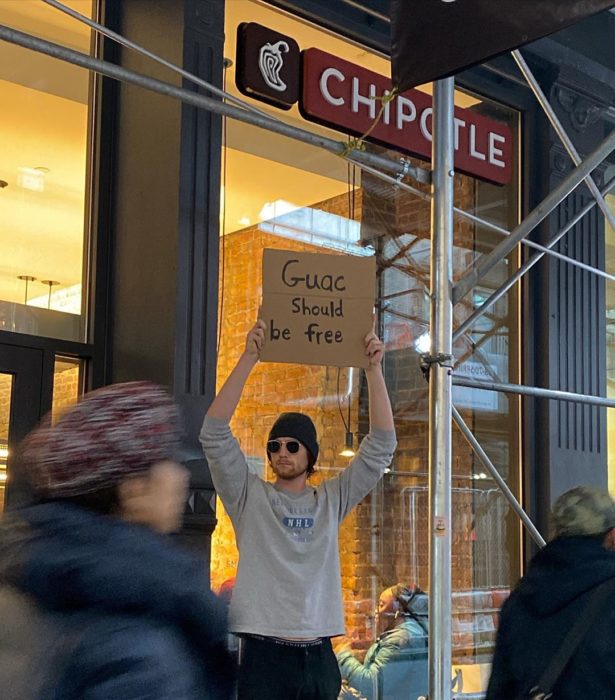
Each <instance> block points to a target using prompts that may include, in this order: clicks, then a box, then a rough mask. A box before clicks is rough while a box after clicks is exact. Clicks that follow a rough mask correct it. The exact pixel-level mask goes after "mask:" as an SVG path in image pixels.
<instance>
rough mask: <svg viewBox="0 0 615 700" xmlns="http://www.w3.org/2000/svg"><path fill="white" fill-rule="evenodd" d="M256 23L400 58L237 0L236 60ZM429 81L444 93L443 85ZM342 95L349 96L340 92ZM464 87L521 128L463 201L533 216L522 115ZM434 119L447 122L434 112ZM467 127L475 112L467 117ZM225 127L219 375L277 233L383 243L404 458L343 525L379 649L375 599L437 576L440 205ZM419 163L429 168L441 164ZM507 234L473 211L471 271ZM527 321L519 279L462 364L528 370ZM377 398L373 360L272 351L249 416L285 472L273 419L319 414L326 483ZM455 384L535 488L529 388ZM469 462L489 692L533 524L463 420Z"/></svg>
mask: <svg viewBox="0 0 615 700" xmlns="http://www.w3.org/2000/svg"><path fill="white" fill-rule="evenodd" d="M241 22H257V23H259V24H261V25H264V26H266V27H269V28H272V29H274V30H275V31H277V32H280V33H282V34H286V35H289V36H292V37H293V38H294V39H295V40H296V41H297V42H298V44H299V46H300V47H301V49H308V48H311V47H318V49H320V50H321V51H323V52H327V53H328V54H332V55H334V56H337V57H339V58H341V59H343V60H345V61H348V62H350V63H352V64H355V65H358V66H361V67H363V68H367V69H369V70H370V71H373V72H376V73H379V74H383V75H388V74H389V64H388V62H387V61H385V60H384V59H383V58H381V57H379V56H376V55H373V54H371V53H370V52H368V51H366V50H365V49H363V48H361V47H358V46H357V45H355V44H352V43H350V42H347V41H343V40H341V39H340V38H337V37H334V36H332V35H330V34H328V33H326V32H324V31H322V30H321V29H318V28H316V27H314V26H312V25H308V24H305V23H302V22H300V21H298V20H296V19H293V18H291V17H289V16H288V15H286V14H282V13H278V12H276V11H274V10H272V9H270V8H267V7H265V6H264V5H261V4H257V3H253V2H250V1H249V0H245V1H243V0H238V1H237V2H234V3H228V4H227V17H226V36H227V44H226V47H225V55H226V56H227V57H228V58H231V59H232V60H233V61H235V36H236V33H237V27H238V25H239V24H240V23H241ZM235 80H236V78H235V74H234V67H232V68H230V69H229V70H227V74H226V86H227V89H228V90H230V91H231V92H233V93H235V94H237V95H239V93H238V91H237V90H236V88H235ZM425 90H426V92H427V93H428V94H429V93H430V92H431V90H430V87H429V86H428V87H427V88H426V89H425ZM332 96H333V98H334V99H337V100H339V99H340V97H339V94H338V93H336V94H333V95H332ZM426 99H428V98H426ZM455 102H456V105H457V106H458V107H463V108H466V109H469V110H471V112H472V114H474V115H480V117H481V118H484V119H485V120H491V121H492V122H494V123H495V122H497V123H499V124H503V125H505V126H506V127H507V128H508V129H510V133H511V135H512V136H511V138H512V139H513V141H514V143H513V144H512V146H513V147H512V149H511V153H512V154H513V155H512V156H511V158H512V162H511V163H510V164H509V165H510V167H511V173H510V177H509V179H508V181H507V182H506V183H505V184H501V183H498V184H495V183H493V182H489V181H487V180H486V179H484V178H483V179H479V178H477V177H474V176H472V175H470V174H458V175H456V178H455V196H456V205H457V206H458V207H461V208H462V209H465V210H467V211H469V212H472V213H474V214H477V215H479V216H482V217H484V218H487V219H489V220H491V221H492V222H494V223H496V224H498V225H499V226H502V227H508V228H510V227H512V226H514V225H515V224H516V222H517V219H518V188H517V172H518V163H516V161H515V158H516V156H514V154H516V153H517V150H518V149H517V148H516V141H517V130H518V122H517V114H516V113H514V112H513V111H512V110H508V109H505V108H503V107H500V106H498V105H495V104H493V103H492V102H490V101H488V100H485V99H484V98H482V97H480V96H478V95H471V94H466V93H463V92H461V91H457V92H456V97H455ZM253 104H255V105H257V106H258V107H259V108H260V109H263V110H265V111H269V112H270V113H271V114H274V115H275V116H276V117H277V118H279V119H284V120H285V121H288V122H290V123H293V124H295V125H297V126H301V127H302V128H304V129H309V130H310V131H312V132H317V133H326V134H327V135H328V136H330V137H332V138H335V139H337V140H344V139H346V138H347V136H346V135H345V134H344V133H343V132H339V131H333V130H332V129H326V128H325V127H323V126H317V125H315V124H313V123H309V122H308V121H306V120H305V119H303V118H302V116H301V113H300V111H299V110H298V109H297V106H296V105H295V106H292V107H291V108H290V109H289V110H288V111H282V110H280V109H276V108H275V107H269V106H268V105H265V104H263V103H256V102H253ZM361 104H365V103H361ZM408 109H409V110H410V109H411V108H408ZM403 114H406V115H408V114H410V111H408V112H404V113H403ZM424 126H425V127H426V128H428V127H429V121H428V119H426V120H425V122H424ZM458 128H463V127H461V126H460V125H459V124H458ZM225 133H226V148H225V151H224V166H223V191H222V201H223V211H222V220H221V230H222V237H221V242H220V247H221V271H220V280H221V284H220V326H221V328H220V350H219V356H218V383H221V382H222V381H224V380H225V378H226V377H227V376H228V374H229V372H230V371H231V369H232V367H233V366H234V364H235V362H236V360H237V358H238V356H239V354H240V353H241V351H242V348H243V344H244V340H245V335H246V333H247V331H248V330H249V328H250V327H251V325H252V324H253V323H254V321H255V319H256V317H257V313H258V307H259V303H260V298H261V290H262V278H261V261H262V251H263V249H264V248H282V249H286V250H293V251H308V252H328V253H331V254H352V255H373V254H375V255H376V258H377V267H378V302H377V308H378V324H379V329H380V332H381V335H382V336H383V338H384V340H385V343H386V347H387V354H386V358H385V365H384V369H385V375H386V379H387V385H388V387H389V392H390V395H391V398H392V402H393V407H394V412H395V421H396V429H397V434H398V440H399V446H398V450H397V453H396V455H395V459H394V462H393V464H392V465H391V470H390V471H389V472H388V473H387V474H385V477H384V478H383V480H382V481H381V482H380V484H379V485H378V486H377V487H376V489H375V490H374V491H373V492H372V494H371V495H370V496H369V497H368V498H366V499H365V500H364V501H363V502H362V503H360V504H359V506H358V507H357V508H356V509H355V510H354V511H353V513H352V514H351V515H350V516H349V517H348V518H347V519H346V521H345V522H344V524H343V526H342V530H341V536H340V550H341V561H342V586H343V592H344V600H345V609H346V624H347V633H348V637H349V639H350V641H351V643H352V647H353V649H354V651H355V652H356V654H357V655H358V656H361V655H362V653H364V652H365V650H366V649H367V648H368V647H369V646H370V644H371V643H372V642H373V641H374V638H375V636H376V629H375V622H374V615H373V611H374V608H375V607H376V602H377V600H378V596H379V594H380V592H381V591H382V590H383V589H385V588H387V587H389V586H391V585H393V584H396V583H398V582H402V583H406V584H408V585H412V584H418V585H420V586H421V588H423V589H424V590H428V587H429V577H428V546H429V543H428V532H429V526H428V486H427V485H428V457H427V455H428V442H427V431H428V424H427V412H428V406H427V397H428V385H427V382H426V381H425V379H424V377H423V374H422V372H421V369H420V367H419V355H420V353H421V352H425V351H427V350H428V349H429V335H428V327H429V294H428V290H429V244H430V206H429V203H427V202H425V201H423V200H421V199H418V198H417V197H416V196H415V195H412V194H410V193H407V192H404V191H403V190H400V189H398V188H396V187H394V186H392V185H390V184H388V183H386V182H383V181H382V180H380V179H378V178H376V177H375V176H373V175H369V174H365V173H361V172H360V171H359V170H358V169H355V168H353V167H349V166H348V165H347V163H346V162H345V161H343V160H342V159H340V158H338V157H336V156H333V155H329V154H327V153H325V152H323V151H319V150H317V149H315V148H313V147H310V146H306V145H303V144H300V143H298V142H295V141H291V140H289V139H286V138H283V137H281V136H277V135H275V134H272V133H268V132H266V131H262V130H257V129H256V128H253V127H250V126H247V125H245V124H240V123H238V122H234V121H231V120H229V121H228V122H227V123H226V125H225ZM460 138H464V137H463V136H461V137H460ZM367 148H368V150H369V151H371V152H378V153H380V154H383V155H389V156H391V157H398V156H399V153H398V152H396V151H395V150H393V148H391V150H387V149H386V148H385V147H384V146H375V145H371V144H370V145H368V146H367ZM496 155H497V154H496ZM486 157H487V156H486ZM496 160H497V158H496ZM413 162H414V163H416V164H420V165H423V166H424V167H428V165H427V164H426V163H425V162H421V161H419V160H416V159H414V160H413ZM424 191H427V189H426V188H424ZM500 240H501V235H500V234H497V233H493V232H490V231H487V230H484V229H482V228H479V227H477V226H476V225H474V224H470V223H468V222H464V221H462V220H460V219H456V226H455V257H454V268H455V269H454V274H455V277H456V278H458V277H459V276H461V274H463V273H464V272H465V271H466V270H467V269H468V268H469V267H470V266H471V265H472V264H473V263H474V261H475V260H477V259H478V257H479V256H480V255H481V254H483V253H485V252H487V251H489V250H491V249H492V248H493V247H494V246H495V245H496V244H497V243H498V242H499V241H500ZM516 262H517V259H516V255H511V256H509V258H508V259H507V260H506V261H504V262H502V263H501V264H500V265H498V266H497V267H496V268H495V269H494V270H493V271H492V272H491V274H490V275H489V276H488V277H487V278H486V279H484V280H483V281H482V282H481V287H480V289H477V290H474V292H473V293H472V294H471V295H469V296H468V297H467V298H466V299H464V300H463V302H462V303H461V304H460V305H459V306H458V307H457V309H456V311H455V322H456V324H459V323H461V321H463V320H464V319H465V318H466V317H467V316H468V315H469V314H470V313H472V311H473V310H474V309H475V308H477V307H479V306H480V304H481V303H482V302H483V301H484V300H485V299H486V298H487V296H488V295H489V294H490V293H491V291H493V290H494V289H495V288H496V287H497V286H499V284H500V283H501V282H503V281H504V280H505V279H506V278H507V277H508V276H509V275H510V274H511V272H512V270H513V269H514V268H515V266H516ZM517 325H518V308H517V300H516V297H515V295H514V294H509V295H508V296H507V297H505V298H504V299H503V300H501V301H500V302H498V303H497V304H496V305H495V306H494V307H493V308H492V309H491V311H490V312H489V313H488V314H486V315H485V316H484V317H483V319H481V320H480V321H478V322H477V323H476V325H475V326H473V327H472V328H471V329H470V330H469V331H468V332H467V334H466V335H465V336H464V337H463V338H461V339H460V340H459V342H458V343H457V345H456V347H455V354H456V357H457V360H458V362H459V369H458V372H459V373H460V374H462V375H465V376H471V377H479V378H480V377H484V378H486V377H494V378H497V379H498V380H499V381H504V382H516V381H518V349H519V337H518V332H517ZM365 398H366V385H365V378H364V375H363V373H362V372H361V371H358V370H350V369H342V370H341V371H338V370H337V369H336V368H334V367H320V366H307V365H293V364H264V363H263V364H260V365H259V366H258V367H257V368H256V370H255V371H254V372H253V374H252V376H251V378H250V380H249V382H248V385H247V387H246V390H245V392H244V394H243V398H242V402H241V404H240V406H239V408H238V410H237V412H236V414H235V417H234V420H233V429H234V431H235V433H236V435H237V436H238V438H239V439H240V442H241V446H242V449H243V450H244V452H245V453H246V455H247V457H248V461H249V463H250V465H251V468H252V469H253V470H254V471H255V472H257V473H259V474H260V475H261V476H263V477H265V478H269V477H271V474H270V473H269V470H268V466H267V464H266V460H265V450H264V445H265V442H266V438H267V434H268V431H269V428H270V427H271V424H272V422H273V420H274V419H275V417H276V416H277V415H278V413H279V412H281V411H286V410H300V411H304V412H306V413H309V414H310V415H311V417H312V418H313V419H314V421H315V423H316V427H317V429H318V432H319V436H320V446H321V447H320V457H319V469H318V473H317V475H316V476H315V477H314V482H315V483H318V482H319V480H322V479H325V478H329V477H332V476H335V475H336V474H338V473H339V472H340V471H341V470H343V469H344V468H345V467H346V466H347V464H348V461H349V458H348V457H347V456H342V455H341V454H340V453H341V452H342V450H343V448H344V446H345V437H346V432H347V431H349V432H351V433H352V435H353V444H354V445H355V447H356V445H357V444H358V442H360V440H361V438H362V437H363V435H364V434H365V432H366V430H367V423H368V422H367V411H366V401H365ZM454 398H455V403H456V405H457V407H458V408H459V410H460V412H461V414H462V416H463V417H464V419H465V421H466V422H467V424H468V425H469V426H470V428H471V429H472V430H473V432H474V433H475V435H476V436H477V437H478V439H479V440H480V441H481V443H482V445H483V446H484V448H485V450H486V451H487V453H488V454H489V456H490V457H491V459H492V460H493V462H494V463H495V465H496V466H497V467H498V469H499V470H500V473H501V474H502V475H503V476H504V477H505V478H506V479H507V481H508V483H509V485H510V486H511V488H512V489H513V491H514V492H515V493H517V494H519V449H518V445H519V416H518V413H519V405H518V402H517V400H516V399H514V398H509V397H506V396H503V395H499V394H494V393H492V392H486V393H485V392H480V391H478V390H476V391H474V390H469V389H456V390H455V396H454ZM453 476H454V479H453V487H454V491H453V513H454V515H453V529H454V534H453V537H454V541H453V556H454V558H453V585H454V589H455V596H454V598H455V599H454V618H453V635H454V637H453V649H454V662H455V669H457V668H459V667H462V670H463V673H464V679H465V680H464V690H474V689H476V690H480V689H481V688H482V687H483V685H484V681H485V676H486V671H485V668H486V667H485V666H483V665H482V664H485V663H487V662H488V661H489V659H490V655H491V653H492V651H493V643H494V638H495V620H496V613H497V609H498V607H499V605H500V604H501V602H502V600H503V599H504V598H505V596H506V595H507V592H508V590H509V588H510V586H511V585H513V584H514V583H515V581H516V580H517V578H518V576H519V561H520V543H519V527H518V522H517V520H516V518H515V516H514V514H513V513H512V512H511V509H510V508H509V506H508V505H507V503H506V501H505V499H504V498H503V496H502V495H501V494H500V493H499V491H498V490H497V487H496V485H495V483H494V482H493V481H492V480H491V479H490V478H489V477H488V476H487V475H486V473H485V470H484V469H483V467H482V466H481V465H480V463H479V462H478V460H477V459H476V458H475V457H474V455H473V453H472V452H471V450H470V448H469V447H468V446H467V444H466V443H465V442H464V440H463V438H462V436H461V435H460V434H459V433H458V432H457V431H455V433H454V464H453ZM218 516H219V521H218V526H217V528H216V530H215V532H214V535H213V540H212V558H211V561H212V571H211V579H212V585H213V586H214V588H216V587H219V586H220V585H222V584H223V582H224V581H226V580H228V579H231V578H232V577H233V576H234V575H235V568H236V565H237V551H236V549H235V544H234V537H233V531H232V526H231V524H230V521H229V520H228V518H227V516H226V515H225V514H224V511H223V508H222V506H221V504H220V503H218ZM452 672H454V669H452ZM384 698H386V694H385V695H384Z"/></svg>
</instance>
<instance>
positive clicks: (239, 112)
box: [0, 25, 430, 182]
mask: <svg viewBox="0 0 615 700" xmlns="http://www.w3.org/2000/svg"><path fill="white" fill-rule="evenodd" d="M0 39H2V40H4V41H8V42H10V43H12V44H16V45H17V46H23V47H24V48H26V49H31V50H32V51H38V52H39V53H43V54H46V55H48V56H51V57H53V58H57V59H60V60H62V61H67V62H68V63H73V64H75V65H77V66H81V67H82V68H87V69H88V70H92V71H95V72H96V73H100V74H101V75H106V76H108V77H110V78H114V79H116V80H120V81H122V82H126V83H130V84H132V85H137V86H138V87H142V88H145V89H147V90H151V91H152V92H157V93H159V94H161V95H166V96H167V97H173V98H175V99H178V100H180V101H182V102H185V103H186V104H189V105H192V106H194V107H198V108H201V109H206V110H208V111H210V112H213V113H215V114H220V115H222V116H225V117H230V118H232V119H237V120H238V121H241V122H244V123H246V124H251V125H252V126H257V127H260V128H262V129H267V130H268V131H272V132H274V133H278V134H281V135H282V136H286V137H288V138H292V139H295V140H297V141H302V142H303V143H307V144H310V145H312V146H317V147H318V148H323V149H324V150H326V151H329V152H330V153H333V154H335V155H338V156H342V157H344V158H346V157H350V156H351V157H352V160H353V162H356V164H357V165H359V166H361V165H363V164H366V165H371V166H373V167H375V168H382V170H384V171H386V172H390V173H393V175H396V176H397V177H400V178H403V177H406V176H409V177H413V178H415V179H416V180H418V181H419V182H427V181H429V180H430V174H429V173H428V172H427V171H425V170H423V169H422V168H416V167H414V166H412V165H410V164H409V163H408V161H406V160H404V159H400V160H399V161H393V160H389V159H388V158H383V157H382V156H378V155H376V154H373V153H366V152H365V151H361V150H358V149H349V148H348V144H347V143H345V142H343V141H335V140H334V139H330V138H327V137H326V136H320V135H318V134H313V133H312V132H311V131H307V130H305V129H300V128H298V127H296V126H292V125H291V124H287V123H286V122H281V121H278V120H276V119H272V118H270V117H266V116H262V115H260V114H254V113H253V112H251V111H248V110H246V109H242V108H240V107H234V106H233V105H227V104H225V103H224V102H221V101H220V100H216V99H213V98H211V97H206V96H205V95H199V94H198V93H196V92H192V91H190V90H185V89H183V88H179V87H177V86H175V85H171V84H169V83H165V82H163V81H161V80H156V79H155V78H150V77H148V76H146V75H142V74H141V73H135V72H134V71H130V70H127V69H126V68H122V67H121V66H117V65H115V64H114V63H109V62H108V61H103V60H101V59H99V58H93V57H92V56H88V55H86V54H84V53H81V52H79V51H74V50H73V49H69V48H66V47H65V46H60V45H58V44H54V43H52V42H50V41H45V40H44V39H39V38H38V37H34V36H31V35H30V34H25V33H24V32H20V31H18V30H16V29H11V28H10V27H6V26H4V25H0Z"/></svg>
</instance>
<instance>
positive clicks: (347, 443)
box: [337, 367, 355, 457]
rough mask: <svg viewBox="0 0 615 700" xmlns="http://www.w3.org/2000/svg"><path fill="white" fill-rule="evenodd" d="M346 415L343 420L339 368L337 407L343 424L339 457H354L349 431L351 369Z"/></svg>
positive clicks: (352, 440)
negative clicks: (342, 443)
mask: <svg viewBox="0 0 615 700" xmlns="http://www.w3.org/2000/svg"><path fill="white" fill-rule="evenodd" d="M347 398H348V403H347V415H346V417H345V418H344V413H343V411H342V404H341V400H340V368H339V367H338V369H337V402H338V403H337V406H338V408H339V412H340V417H341V419H342V423H343V424H344V434H345V437H344V448H343V449H342V451H341V452H340V453H339V455H340V457H354V456H355V451H354V444H353V443H354V436H353V434H352V431H351V429H350V401H351V399H352V367H351V368H350V369H349V370H348V392H347Z"/></svg>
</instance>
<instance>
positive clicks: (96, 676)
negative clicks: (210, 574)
mask: <svg viewBox="0 0 615 700" xmlns="http://www.w3.org/2000/svg"><path fill="white" fill-rule="evenodd" d="M0 620H1V623H0V688H1V689H2V690H1V694H2V697H4V698H7V699H8V698H11V700H21V698H36V699H37V700H38V699H39V698H40V699H42V698H44V700H110V698H114V699H115V698H117V699H118V700H120V698H121V700H209V699H212V698H215V699H216V700H223V699H226V698H228V697H230V685H231V682H232V677H231V665H230V661H229V658H228V655H227V653H226V650H225V639H226V630H225V618H224V612H223V609H222V608H221V607H220V604H219V603H218V601H217V600H216V599H215V597H214V596H213V595H212V594H211V592H210V591H209V589H208V586H207V582H206V580H205V576H204V572H203V565H202V563H201V562H199V561H198V560H196V559H194V558H193V557H192V556H191V555H189V554H187V553H185V552H183V551H181V550H179V549H177V548H176V547H175V546H173V545H172V543H170V542H169V541H168V539H167V538H165V537H163V536H160V535H158V534H156V533H155V532H153V531H151V530H149V529H148V528H145V527H141V526H139V525H131V524H128V523H126V522H123V521H121V520H119V519H116V518H112V517H106V516H99V515H95V514H93V513H90V512H88V511H86V510H84V509H81V508H78V507H76V506H72V505H68V504H60V503H47V504H42V505H37V506H34V507H31V508H28V509H25V510H23V511H21V512H15V513H13V514H11V515H9V516H6V517H5V519H4V521H3V523H2V525H0ZM24 680H26V681H27V685H26V687H25V688H24V683H23V681H24Z"/></svg>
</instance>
